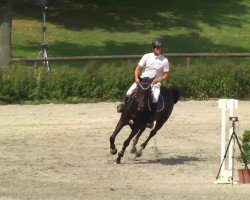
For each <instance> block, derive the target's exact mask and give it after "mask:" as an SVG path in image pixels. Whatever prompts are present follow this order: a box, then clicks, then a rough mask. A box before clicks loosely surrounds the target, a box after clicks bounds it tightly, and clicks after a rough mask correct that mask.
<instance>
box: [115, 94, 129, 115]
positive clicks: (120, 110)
mask: <svg viewBox="0 0 250 200" xmlns="http://www.w3.org/2000/svg"><path fill="white" fill-rule="evenodd" d="M128 100H129V97H127V96H126V98H125V102H124V103H120V104H119V105H118V106H117V107H116V109H117V112H118V113H121V112H122V111H123V109H124V107H125V105H126V103H127V102H128Z"/></svg>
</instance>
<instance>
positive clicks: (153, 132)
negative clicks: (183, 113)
mask: <svg viewBox="0 0 250 200" xmlns="http://www.w3.org/2000/svg"><path fill="white" fill-rule="evenodd" d="M165 121H166V120H160V121H157V122H156V124H155V127H154V129H153V130H152V131H151V132H150V134H149V136H148V138H147V139H146V140H145V142H143V143H142V144H141V146H140V149H139V150H138V151H137V152H136V154H135V156H136V157H140V156H141V155H142V150H143V149H145V148H146V146H147V144H148V141H149V140H150V139H151V138H152V137H154V136H155V134H156V133H157V131H158V130H159V129H160V128H161V127H162V126H163V124H164V122H165Z"/></svg>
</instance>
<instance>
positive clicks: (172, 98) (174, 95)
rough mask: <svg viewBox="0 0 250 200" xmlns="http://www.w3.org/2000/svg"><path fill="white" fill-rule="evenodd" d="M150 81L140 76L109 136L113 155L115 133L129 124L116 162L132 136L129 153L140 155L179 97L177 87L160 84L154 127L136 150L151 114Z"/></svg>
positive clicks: (118, 162)
mask: <svg viewBox="0 0 250 200" xmlns="http://www.w3.org/2000/svg"><path fill="white" fill-rule="evenodd" d="M151 83H152V79H149V78H141V80H140V83H139V84H137V87H136V89H135V90H134V91H133V93H132V95H131V97H130V98H129V100H128V101H127V102H126V103H125V106H124V108H123V111H122V113H121V117H120V120H119V122H118V123H117V125H116V128H115V130H114V132H113V134H112V135H111V137H110V153H111V154H113V155H115V154H116V153H117V149H116V146H115V138H116V136H117V134H118V133H119V132H120V130H121V129H122V128H123V127H124V126H125V125H129V126H130V128H131V133H130V135H129V137H128V138H127V139H126V140H125V141H124V143H123V147H122V150H121V151H120V152H119V153H118V157H117V159H116V164H120V163H121V158H122V157H123V155H124V152H125V150H126V148H127V147H128V145H129V143H130V141H131V140H132V139H133V138H134V137H135V138H134V140H133V145H132V149H131V153H135V156H136V157H140V156H141V155H142V150H143V149H145V147H146V146H147V144H148V141H149V140H150V139H151V138H152V137H153V136H154V135H155V134H156V133H157V131H158V130H159V129H160V128H161V127H162V126H163V124H164V123H165V122H166V121H167V120H168V118H169V116H170V115H171V113H172V110H173V107H174V104H175V103H177V101H178V100H179V99H180V92H179V90H178V89H177V88H166V87H164V86H161V90H160V97H159V101H158V108H157V112H156V113H155V115H154V116H153V118H154V119H155V121H156V124H155V127H154V128H153V129H152V130H151V132H150V134H149V136H148V138H147V139H146V140H145V141H144V142H143V143H142V144H141V146H140V149H139V150H137V149H136V144H137V143H138V140H139V138H140V136H141V134H142V133H143V131H144V130H145V129H146V125H147V122H148V119H149V115H150V114H151V112H150V102H151V95H152V92H151Z"/></svg>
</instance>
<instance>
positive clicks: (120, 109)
mask: <svg viewBox="0 0 250 200" xmlns="http://www.w3.org/2000/svg"><path fill="white" fill-rule="evenodd" d="M116 109H117V112H118V113H122V111H123V109H124V104H123V103H121V104H119V105H118V106H117V107H116Z"/></svg>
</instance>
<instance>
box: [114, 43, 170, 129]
mask: <svg viewBox="0 0 250 200" xmlns="http://www.w3.org/2000/svg"><path fill="white" fill-rule="evenodd" d="M152 47H153V52H152V53H147V54H145V55H144V56H143V57H142V58H141V60H140V61H139V63H138V65H137V66H136V68H135V72H134V75H135V83H133V84H132V86H131V87H130V88H129V90H128V91H127V94H126V96H127V97H126V100H125V103H126V102H127V100H128V99H129V97H130V96H131V94H132V91H133V90H134V89H135V88H136V85H137V83H140V80H139V78H138V76H139V75H140V74H141V72H142V74H141V75H140V76H141V77H142V78H143V77H149V78H154V80H153V81H152V93H153V95H152V103H153V104H152V107H151V117H150V120H149V123H148V124H147V127H148V128H153V125H154V121H153V115H154V113H155V112H156V109H157V102H158V98H159V95H160V87H161V82H162V81H164V80H166V79H167V78H168V77H169V75H170V74H169V62H168V59H167V58H166V57H164V56H163V55H162V53H163V48H164V45H163V42H162V40H161V39H155V40H153V41H152ZM122 107H123V106H122ZM118 111H119V110H118ZM120 111H121V110H120Z"/></svg>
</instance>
